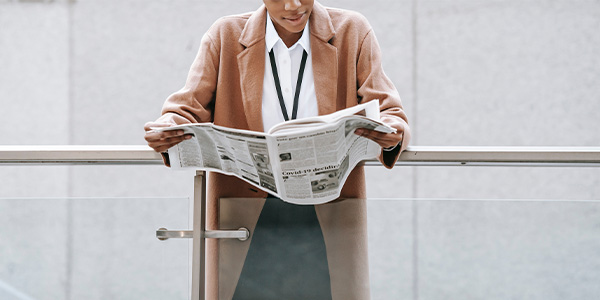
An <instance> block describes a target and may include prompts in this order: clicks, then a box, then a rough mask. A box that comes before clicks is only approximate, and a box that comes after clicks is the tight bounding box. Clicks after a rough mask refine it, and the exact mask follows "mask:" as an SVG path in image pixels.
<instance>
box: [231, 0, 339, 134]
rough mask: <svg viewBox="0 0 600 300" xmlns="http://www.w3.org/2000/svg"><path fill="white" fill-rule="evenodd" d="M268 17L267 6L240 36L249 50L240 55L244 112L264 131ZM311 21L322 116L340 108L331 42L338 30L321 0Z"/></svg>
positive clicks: (252, 124) (255, 127)
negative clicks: (266, 29)
mask: <svg viewBox="0 0 600 300" xmlns="http://www.w3.org/2000/svg"><path fill="white" fill-rule="evenodd" d="M266 18H267V10H266V8H265V6H264V5H262V6H261V7H260V8H259V9H258V10H257V11H256V12H254V13H253V14H252V15H251V16H250V18H249V19H248V22H247V23H246V26H245V27H244V30H243V31H242V34H241V35H240V39H239V42H240V43H241V44H242V45H243V46H244V47H246V49H244V50H243V51H242V52H241V53H240V54H238V56H237V62H238V69H239V72H240V85H241V88H242V98H243V99H242V101H243V103H244V113H245V114H246V120H247V121H248V127H249V128H248V129H250V130H254V131H263V120H262V88H263V78H264V72H265V47H266V45H265V42H264V40H265V28H266V20H267V19H266ZM309 24H310V25H309V26H310V34H311V36H310V47H311V53H312V66H313V74H314V79H315V80H314V81H315V82H314V84H315V93H316V95H317V103H318V106H319V115H325V114H330V113H333V112H335V111H336V110H337V107H336V102H337V101H336V99H337V78H338V72H337V71H338V57H337V48H336V47H335V46H333V45H332V44H330V43H329V41H330V40H331V39H332V38H333V37H334V36H335V30H334V28H333V24H332V22H331V18H330V17H329V14H328V13H327V10H326V9H325V7H323V6H322V5H321V4H319V3H318V2H315V4H314V6H313V11H312V13H311V16H310V23H309Z"/></svg>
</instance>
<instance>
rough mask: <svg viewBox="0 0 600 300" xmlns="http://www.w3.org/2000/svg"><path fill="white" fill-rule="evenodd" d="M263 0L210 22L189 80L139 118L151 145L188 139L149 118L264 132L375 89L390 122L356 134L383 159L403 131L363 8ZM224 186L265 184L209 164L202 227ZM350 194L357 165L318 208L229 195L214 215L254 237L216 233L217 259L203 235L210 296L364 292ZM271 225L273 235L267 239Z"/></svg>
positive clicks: (361, 184) (356, 182) (239, 189)
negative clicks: (157, 113)
mask: <svg viewBox="0 0 600 300" xmlns="http://www.w3.org/2000/svg"><path fill="white" fill-rule="evenodd" d="M263 2H264V5H263V6H261V7H260V8H259V9H258V10H257V11H255V12H253V13H248V14H243V15H236V16H228V17H223V18H221V19H219V20H218V21H217V22H215V24H214V25H213V26H212V27H211V28H210V29H209V30H208V32H207V33H206V34H205V35H204V37H203V38H202V42H201V46H200V50H199V52H198V55H197V56H196V59H195V60H194V63H193V65H192V67H191V70H190V72H189V75H188V79H187V82H186V85H185V87H184V88H183V89H182V90H180V91H178V92H177V93H175V94H173V95H171V96H170V97H169V98H168V99H167V101H166V102H165V105H164V106H163V111H162V113H163V115H162V117H160V118H159V119H158V120H157V121H155V122H149V123H147V124H146V125H145V129H146V136H145V138H146V140H147V141H148V145H149V146H150V147H152V148H153V149H155V150H156V151H157V152H164V151H166V150H167V149H168V148H170V147H172V146H174V145H176V144H177V143H179V142H181V141H183V140H185V139H187V138H189V137H188V136H186V135H183V132H181V131H179V132H178V131H174V132H162V133H157V132H153V131H150V127H159V126H172V125H174V124H182V123H190V122H214V123H215V124H218V125H222V126H227V127H232V128H239V129H248V130H254V131H267V130H268V129H269V128H271V126H273V125H275V124H277V123H279V122H282V121H284V120H285V119H286V118H293V117H297V118H304V117H309V116H313V115H317V114H319V115H323V114H328V113H332V112H334V111H336V110H340V109H344V108H346V107H350V106H354V105H356V104H358V103H362V102H366V101H370V100H373V99H379V104H380V111H381V119H382V121H383V122H385V123H387V124H388V125H390V126H392V127H394V128H395V129H396V130H397V132H396V133H388V134H384V133H379V132H375V131H371V130H367V129H359V130H357V131H356V132H355V133H356V134H358V135H361V136H363V137H365V138H369V139H372V140H373V141H375V142H377V143H378V144H379V145H381V147H382V152H381V155H380V157H379V159H380V161H381V162H382V163H383V164H384V165H385V166H386V167H388V168H391V167H392V166H393V165H394V163H395V161H396V160H397V159H398V156H399V154H400V152H401V151H403V150H404V149H405V148H406V146H407V145H408V141H409V139H410V131H409V127H408V123H407V118H406V115H405V113H404V111H403V109H402V105H401V102H400V98H399V96H398V92H397V91H396V88H395V87H394V85H393V84H392V83H391V81H390V80H389V79H388V78H387V76H386V75H385V74H384V72H383V69H382V67H381V60H380V50H379V45H378V43H377V40H376V38H375V36H374V33H373V31H372V29H371V27H370V25H369V24H368V22H367V21H366V19H365V18H364V17H363V16H361V15H360V14H358V13H355V12H350V11H346V10H340V9H331V8H325V7H323V6H322V5H320V4H319V3H315V2H314V0H264V1H263ZM303 61H304V62H303ZM278 85H279V86H278ZM293 107H297V109H292V108H293ZM294 111H295V112H294ZM166 163H167V164H168V161H167V162H166ZM232 197H235V198H261V199H265V198H266V197H268V195H267V194H266V193H265V192H262V191H258V190H256V189H255V188H253V187H252V186H250V185H249V184H247V183H245V182H243V181H241V180H239V179H237V178H235V177H232V176H226V175H222V174H217V173H211V175H210V176H209V182H208V192H207V202H208V206H209V207H208V214H209V216H212V218H210V217H209V219H211V220H210V223H209V224H208V228H209V229H217V228H218V221H219V220H217V216H216V214H217V205H218V203H219V200H218V199H220V198H232ZM356 198H358V199H365V198H366V193H365V179H364V170H363V166H362V165H359V166H357V167H356V168H355V169H354V170H353V171H352V172H351V174H350V175H349V177H348V178H347V180H346V183H345V185H344V187H343V189H342V192H341V197H340V199H338V200H335V201H332V202H330V203H326V204H322V205H316V206H314V209H313V206H294V205H290V204H285V203H283V202H282V201H280V200H277V199H270V198H269V199H268V200H260V201H245V202H238V203H237V204H235V205H229V206H228V207H227V214H226V217H223V218H227V220H223V219H221V220H220V223H221V224H223V223H227V224H233V223H231V222H234V223H235V222H238V221H239V222H240V224H244V225H245V227H247V228H249V229H251V231H252V238H251V239H252V240H251V241H250V243H245V244H244V245H239V243H238V244H233V243H226V242H223V243H221V244H220V249H219V251H220V252H221V253H227V254H228V256H227V257H224V256H221V257H220V258H218V256H217V244H216V242H214V241H210V242H211V243H208V246H207V247H208V248H209V249H208V250H207V261H208V262H209V263H210V262H212V263H213V265H207V270H208V272H209V274H211V275H213V276H214V277H213V278H209V279H208V281H209V282H208V287H207V289H208V298H209V299H217V298H221V299H230V298H234V299H253V298H254V299H304V298H310V299H332V298H333V299H368V298H369V283H368V262H367V250H366V249H367V240H366V237H367V236H366V203H365V201H364V200H356ZM344 199H347V200H344ZM351 199H352V200H351ZM261 211H262V212H261ZM259 215H260V218H259ZM257 220H258V221H257ZM298 226H299V227H298ZM281 228H286V230H288V229H289V231H285V232H293V230H295V229H298V228H300V229H299V231H298V232H296V233H295V234H296V235H291V234H281V232H279V231H278V230H279V229H281ZM274 235H275V236H277V237H278V238H276V239H271V238H270V237H273V236H274ZM298 235H300V236H302V238H300V239H298V238H296V237H297V236H298ZM248 244H249V245H248ZM236 247H237V248H236ZM240 247H241V249H242V250H239V249H240ZM248 248H249V250H248ZM325 248H326V254H325V253H323V252H325V251H324V249H325ZM297 249H311V250H310V253H308V254H307V253H304V252H302V251H296V250H297ZM320 249H322V251H321V250H320ZM265 251H270V252H269V254H268V255H266V254H265V253H266V252H265ZM296 252H298V253H296ZM219 259H220V270H221V272H220V273H219V272H218V270H217V265H216V263H217V261H218V260H219ZM244 261H245V262H244ZM298 262H300V263H298ZM264 266H267V267H266V268H265V267H264ZM282 266H283V267H282ZM217 273H218V274H219V275H218V276H216V275H215V274H217ZM298 274H300V275H298ZM296 275H298V276H296ZM294 276H296V277H294ZM287 278H292V280H288V279H287ZM217 279H218V280H219V282H218V283H219V288H218V289H217V288H216V286H217V285H216V284H217V283H216V281H217Z"/></svg>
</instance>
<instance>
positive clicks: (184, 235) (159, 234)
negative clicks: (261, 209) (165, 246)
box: [156, 227, 250, 241]
mask: <svg viewBox="0 0 600 300" xmlns="http://www.w3.org/2000/svg"><path fill="white" fill-rule="evenodd" d="M193 237H194V231H193V230H168V229H166V228H159V229H158V230H156V238H157V239H159V240H161V241H166V240H168V239H191V238H193ZM249 237H250V231H249V230H248V229H247V228H244V227H242V228H240V229H238V230H206V231H204V233H203V234H202V238H205V239H238V240H240V241H245V240H248V238H249Z"/></svg>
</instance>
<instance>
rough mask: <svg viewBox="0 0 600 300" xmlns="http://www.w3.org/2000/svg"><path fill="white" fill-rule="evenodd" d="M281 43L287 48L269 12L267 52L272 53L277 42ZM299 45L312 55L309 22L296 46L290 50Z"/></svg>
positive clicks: (266, 39)
mask: <svg viewBox="0 0 600 300" xmlns="http://www.w3.org/2000/svg"><path fill="white" fill-rule="evenodd" d="M279 41H281V44H282V45H284V46H285V43H283V41H282V40H281V37H279V34H278V33H277V30H275V25H273V21H272V20H271V17H270V16H269V13H268V12H267V30H266V33H265V42H266V45H267V52H269V51H271V49H273V47H275V44H277V42H279ZM297 45H300V47H302V48H304V50H306V52H307V53H309V54H310V29H309V26H308V22H306V26H304V30H303V31H302V36H301V37H300V39H299V40H298V41H297V42H296V43H295V44H294V45H292V47H290V49H293V48H295V47H296V46H297Z"/></svg>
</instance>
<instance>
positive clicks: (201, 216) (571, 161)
mask: <svg viewBox="0 0 600 300" xmlns="http://www.w3.org/2000/svg"><path fill="white" fill-rule="evenodd" d="M32 164H37V165H56V164H58V165H89V164H91V165H160V164H162V159H161V156H160V155H159V154H157V153H156V152H154V151H153V150H152V149H150V148H149V147H147V146H75V145H64V146H0V165H32ZM366 164H367V165H370V166H376V165H380V164H379V163H378V162H377V161H375V160H369V161H367V162H366ZM396 165H398V166H540V167H544V166H553V167H554V166H568V167H600V147H429V146H413V147H409V148H408V150H407V151H405V152H404V153H402V155H401V157H400V159H399V161H398V162H397V163H396ZM205 178H206V176H205V174H204V172H202V171H198V172H196V178H195V180H194V211H193V216H194V221H193V229H192V230H177V231H174V230H168V229H164V228H161V229H159V230H157V233H156V235H157V238H159V239H161V240H162V239H166V238H192V240H193V243H192V244H193V249H194V250H193V259H192V299H193V300H197V299H204V292H203V291H204V278H205V261H204V255H203V254H202V253H203V251H204V250H203V249H205V244H204V240H205V239H206V238H237V239H240V240H244V239H245V238H247V237H248V234H247V230H246V229H245V228H240V229H239V230H232V231H216V230H215V231H211V230H206V198H205V184H206V181H205Z"/></svg>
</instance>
